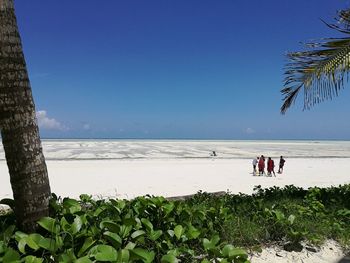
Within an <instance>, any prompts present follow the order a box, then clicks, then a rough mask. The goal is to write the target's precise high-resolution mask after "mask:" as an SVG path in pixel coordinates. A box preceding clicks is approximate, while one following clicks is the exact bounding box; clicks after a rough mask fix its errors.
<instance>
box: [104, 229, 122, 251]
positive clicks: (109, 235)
mask: <svg viewBox="0 0 350 263" xmlns="http://www.w3.org/2000/svg"><path fill="white" fill-rule="evenodd" d="M103 235H104V236H105V237H106V239H107V240H108V241H110V242H111V243H112V245H113V247H114V248H119V247H120V246H121V245H122V239H121V238H120V236H119V235H118V234H116V233H113V232H110V231H106V232H104V233H103Z"/></svg>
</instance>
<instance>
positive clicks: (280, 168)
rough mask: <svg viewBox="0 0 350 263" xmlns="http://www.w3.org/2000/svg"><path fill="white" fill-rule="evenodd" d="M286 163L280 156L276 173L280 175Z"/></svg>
mask: <svg viewBox="0 0 350 263" xmlns="http://www.w3.org/2000/svg"><path fill="white" fill-rule="evenodd" d="M285 162H286V160H284V159H283V156H281V158H280V164H279V168H278V173H279V174H281V173H282V172H283V166H284V163H285Z"/></svg>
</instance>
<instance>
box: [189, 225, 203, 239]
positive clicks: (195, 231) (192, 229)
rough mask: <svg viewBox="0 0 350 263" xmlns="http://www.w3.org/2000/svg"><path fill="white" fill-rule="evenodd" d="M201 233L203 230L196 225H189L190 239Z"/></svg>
mask: <svg viewBox="0 0 350 263" xmlns="http://www.w3.org/2000/svg"><path fill="white" fill-rule="evenodd" d="M200 234H201V232H200V231H199V230H198V229H197V228H195V227H194V226H192V225H190V226H189V227H188V237H189V238H190V239H196V238H197V237H199V235H200Z"/></svg>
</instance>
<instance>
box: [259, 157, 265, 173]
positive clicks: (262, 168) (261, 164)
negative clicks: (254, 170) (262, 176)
mask: <svg viewBox="0 0 350 263" xmlns="http://www.w3.org/2000/svg"><path fill="white" fill-rule="evenodd" d="M258 167H259V171H262V170H264V168H265V160H264V159H263V158H260V159H259V163H258Z"/></svg>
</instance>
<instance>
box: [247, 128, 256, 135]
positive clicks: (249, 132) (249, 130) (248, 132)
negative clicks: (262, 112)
mask: <svg viewBox="0 0 350 263" xmlns="http://www.w3.org/2000/svg"><path fill="white" fill-rule="evenodd" d="M245 132H246V133H247V134H253V133H255V130H254V129H252V128H247V129H246V130H245Z"/></svg>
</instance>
